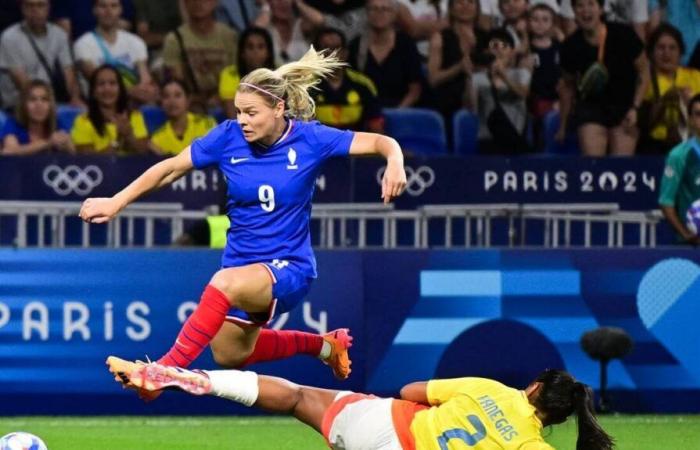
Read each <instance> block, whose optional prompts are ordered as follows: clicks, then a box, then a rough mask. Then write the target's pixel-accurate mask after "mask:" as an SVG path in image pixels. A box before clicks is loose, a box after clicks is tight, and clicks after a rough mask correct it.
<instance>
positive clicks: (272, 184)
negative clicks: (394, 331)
mask: <svg viewBox="0 0 700 450" xmlns="http://www.w3.org/2000/svg"><path fill="white" fill-rule="evenodd" d="M341 65H342V63H341V62H340V61H338V60H337V59H336V58H334V57H333V56H331V55H324V54H320V53H317V52H316V51H314V50H313V49H310V50H309V51H308V52H307V54H306V55H304V57H303V58H302V59H301V60H299V61H298V62H294V63H288V64H285V65H283V66H281V67H279V68H278V69H276V70H275V71H271V70H269V69H257V70H255V71H253V72H251V73H249V74H248V75H247V76H246V77H244V78H243V79H242V80H241V83H240V84H239V88H238V93H237V94H236V107H237V110H238V115H237V118H238V120H237V121H232V120H228V121H226V122H224V123H222V124H221V125H219V126H218V127H217V128H215V129H214V130H212V131H211V132H210V133H209V134H207V135H206V136H205V137H203V138H200V139H196V140H195V141H194V142H193V144H192V145H191V146H190V147H188V148H186V149H185V150H183V151H182V152H181V153H180V154H178V155H177V156H174V157H172V158H169V159H166V160H164V161H161V162H159V163H157V164H155V165H154V166H153V167H151V168H149V169H148V170H147V171H146V172H144V174H143V175H141V176H140V177H139V178H137V179H136V180H135V181H134V182H132V183H131V184H130V185H129V186H127V187H126V188H124V189H123V190H121V191H120V192H119V193H117V194H116V195H114V196H113V197H110V198H92V199H87V200H86V201H85V202H84V203H83V207H82V208H81V211H80V217H81V218H82V219H83V220H85V221H86V222H95V223H105V222H107V221H109V220H111V219H112V218H114V217H115V216H116V215H117V214H118V213H119V212H120V211H121V210H122V209H123V208H124V207H126V206H127V205H128V204H130V203H132V202H133V201H135V200H136V199H137V198H139V197H141V196H142V195H144V194H145V193H147V192H150V191H151V190H153V189H156V188H158V187H162V186H166V185H168V184H169V183H171V182H173V181H174V180H176V179H177V178H178V177H180V176H183V175H185V174H186V173H187V172H189V171H191V170H192V169H194V168H195V167H197V168H204V167H211V166H217V167H219V168H220V169H221V170H222V171H223V172H224V174H225V176H226V179H228V180H230V181H231V182H230V183H229V185H228V201H227V206H228V211H227V214H228V216H229V218H230V220H231V226H230V228H229V232H228V233H227V243H226V250H225V251H224V254H223V257H222V264H221V266H222V268H221V269H220V270H218V271H217V272H216V274H215V275H214V276H213V277H212V279H211V282H210V284H209V285H208V286H207V287H206V288H205V290H204V292H203V294H202V298H201V300H200V303H199V305H198V306H197V308H196V309H195V310H194V312H193V313H192V314H191V315H190V316H189V317H188V319H187V321H186V322H185V324H184V325H183V328H182V330H181V331H180V333H179V334H178V337H177V339H176V340H175V343H174V344H173V346H172V348H171V349H170V350H169V351H168V352H167V353H166V354H165V355H164V356H163V357H162V358H161V359H160V362H161V363H163V364H167V365H173V366H179V367H187V366H188V365H190V364H191V363H192V362H193V361H194V360H195V359H196V358H197V357H198V356H199V355H200V354H201V353H202V351H203V350H204V349H205V347H207V346H209V345H211V349H212V351H213V354H214V358H215V360H216V362H217V363H218V364H220V365H222V366H225V367H242V366H245V365H248V364H253V363H255V362H261V361H270V360H278V359H282V358H287V357H290V356H292V355H296V354H307V355H312V356H316V357H318V358H319V359H321V360H322V361H323V362H325V363H326V364H328V365H329V366H330V368H331V369H332V370H333V373H334V374H335V376H336V377H337V378H339V379H341V380H342V379H346V378H347V377H348V376H349V374H350V360H349V357H348V347H349V346H350V344H351V340H352V339H351V337H350V335H349V332H348V330H347V329H339V330H335V331H332V332H330V333H327V334H325V335H317V334H312V333H302V332H299V331H289V330H272V329H266V328H263V326H264V325H265V324H267V323H268V322H269V321H270V320H272V318H273V316H274V315H275V313H277V314H281V313H283V312H285V311H287V310H290V309H292V308H294V307H296V306H297V305H298V304H299V303H300V302H301V300H302V298H303V297H304V296H305V295H306V293H307V292H308V290H309V288H310V285H311V283H312V282H313V279H314V278H316V263H315V258H314V256H313V250H312V248H311V242H310V237H309V236H310V235H309V220H310V211H311V197H312V195H311V194H312V193H313V190H314V186H315V181H316V176H315V173H317V171H318V170H319V169H320V166H321V164H323V162H324V161H325V160H326V159H328V158H331V157H335V156H349V155H361V154H379V155H382V156H383V157H384V158H386V159H387V168H386V171H385V173H384V178H383V180H382V198H383V200H384V202H385V203H388V202H390V201H391V200H392V199H394V198H395V197H397V196H398V195H400V194H401V193H402V192H403V190H404V189H405V186H406V173H405V171H404V162H403V154H402V152H401V148H400V147H399V145H398V143H397V142H396V141H395V140H393V139H391V138H388V137H386V136H382V135H379V134H373V133H360V132H351V131H347V130H344V131H342V130H338V129H335V128H331V127H327V126H325V125H321V124H319V123H318V122H316V121H309V120H310V119H311V118H312V117H313V114H314V102H313V100H312V99H311V97H310V95H309V92H308V90H309V89H311V88H312V87H313V86H314V85H315V84H316V83H317V82H318V78H322V77H325V76H327V75H328V74H329V73H331V72H332V71H333V70H335V69H337V68H338V67H340V66H341ZM125 382H126V383H128V380H125Z"/></svg>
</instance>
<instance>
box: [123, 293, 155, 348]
mask: <svg viewBox="0 0 700 450" xmlns="http://www.w3.org/2000/svg"><path fill="white" fill-rule="evenodd" d="M150 312H151V308H149V307H148V305H147V304H145V303H144V302H133V303H130V304H129V306H128V307H127V308H126V318H127V319H128V320H129V322H131V323H132V324H133V325H136V326H138V327H141V329H140V330H137V329H136V328H135V327H132V326H131V325H129V326H128V327H126V335H127V336H129V339H131V340H133V341H143V340H146V339H148V336H150V335H151V324H150V323H148V320H146V318H145V317H143V316H147V315H148V314H149V313H150ZM137 313H141V315H138V314H137Z"/></svg>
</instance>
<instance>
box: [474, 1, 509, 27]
mask: <svg viewBox="0 0 700 450" xmlns="http://www.w3.org/2000/svg"><path fill="white" fill-rule="evenodd" d="M498 3H499V0H479V28H481V29H482V30H485V31H491V30H493V29H496V28H500V27H501V26H503V15H502V14H501V8H499V6H498Z"/></svg>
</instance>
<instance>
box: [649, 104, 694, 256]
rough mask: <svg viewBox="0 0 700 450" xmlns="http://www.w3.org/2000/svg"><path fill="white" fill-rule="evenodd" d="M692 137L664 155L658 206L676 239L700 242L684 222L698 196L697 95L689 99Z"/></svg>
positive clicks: (692, 242)
mask: <svg viewBox="0 0 700 450" xmlns="http://www.w3.org/2000/svg"><path fill="white" fill-rule="evenodd" d="M688 116H689V125H690V131H691V138H690V139H688V140H686V141H685V142H683V143H681V144H678V145H677V146H676V147H674V148H673V150H671V153H669V154H668V156H667V157H666V167H665V168H664V174H663V178H662V179H661V189H660V194H659V206H660V207H661V211H662V212H663V214H664V217H666V220H668V222H669V223H670V224H671V226H672V227H673V229H674V230H675V231H676V234H677V236H678V239H679V241H681V242H685V243H688V244H692V245H695V246H697V245H700V236H697V235H696V234H694V233H692V232H691V231H690V230H689V229H688V227H687V226H686V225H685V214H686V211H688V208H689V207H690V205H692V204H693V202H694V201H695V200H698V199H700V184H698V182H697V181H698V179H700V138H699V136H700V94H696V95H695V96H694V97H693V98H691V99H690V101H689V102H688Z"/></svg>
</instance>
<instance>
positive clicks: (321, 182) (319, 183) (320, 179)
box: [316, 175, 326, 191]
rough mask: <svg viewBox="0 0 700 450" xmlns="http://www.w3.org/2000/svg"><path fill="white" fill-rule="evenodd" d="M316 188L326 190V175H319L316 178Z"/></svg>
mask: <svg viewBox="0 0 700 450" xmlns="http://www.w3.org/2000/svg"><path fill="white" fill-rule="evenodd" d="M316 187H317V188H318V189H319V190H320V191H325V190H326V176H325V175H319V176H317V177H316Z"/></svg>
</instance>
